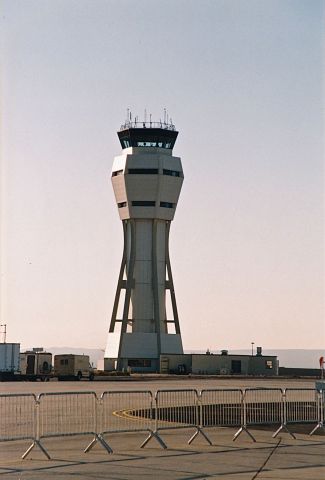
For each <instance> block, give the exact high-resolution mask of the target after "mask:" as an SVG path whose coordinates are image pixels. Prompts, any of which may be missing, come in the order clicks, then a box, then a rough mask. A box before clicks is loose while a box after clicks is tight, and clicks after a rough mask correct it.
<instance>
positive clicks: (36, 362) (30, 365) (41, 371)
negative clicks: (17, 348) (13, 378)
mask: <svg viewBox="0 0 325 480" xmlns="http://www.w3.org/2000/svg"><path fill="white" fill-rule="evenodd" d="M41 350H42V349H41ZM20 373H21V378H22V380H42V381H48V380H50V378H51V376H52V353H49V352H44V351H40V349H34V350H32V351H26V352H22V353H21V354H20Z"/></svg>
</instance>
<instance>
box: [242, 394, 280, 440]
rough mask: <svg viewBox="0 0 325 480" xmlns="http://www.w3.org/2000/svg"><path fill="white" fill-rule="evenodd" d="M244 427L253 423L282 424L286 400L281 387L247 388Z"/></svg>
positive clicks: (244, 405) (244, 395) (244, 397)
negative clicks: (284, 400)
mask: <svg viewBox="0 0 325 480" xmlns="http://www.w3.org/2000/svg"><path fill="white" fill-rule="evenodd" d="M243 407H244V411H243V413H244V418H243V428H244V429H246V432H247V433H249V432H248V430H247V428H248V427H249V426H253V425H276V424H278V425H282V424H283V413H284V402H283V391H282V389H281V388H245V390H244V391H243Z"/></svg>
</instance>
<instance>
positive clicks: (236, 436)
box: [232, 427, 256, 442]
mask: <svg viewBox="0 0 325 480" xmlns="http://www.w3.org/2000/svg"><path fill="white" fill-rule="evenodd" d="M242 432H246V433H247V435H248V436H249V437H250V438H251V439H252V440H253V442H256V440H255V438H254V437H253V435H252V434H251V432H249V431H248V430H247V428H246V427H240V429H239V430H238V432H236V433H235V435H234V437H233V439H232V441H233V442H234V441H235V440H236V439H237V438H238V437H239V435H240V434H241V433H242Z"/></svg>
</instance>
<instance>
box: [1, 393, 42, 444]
mask: <svg viewBox="0 0 325 480" xmlns="http://www.w3.org/2000/svg"><path fill="white" fill-rule="evenodd" d="M0 419H1V421H0V441H8V440H35V439H36V396H35V395H34V394H32V393H26V394H0Z"/></svg>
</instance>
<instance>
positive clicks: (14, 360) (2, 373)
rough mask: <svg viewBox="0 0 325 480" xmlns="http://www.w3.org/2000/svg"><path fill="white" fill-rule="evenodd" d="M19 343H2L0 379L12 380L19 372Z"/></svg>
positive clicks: (0, 348)
mask: <svg viewBox="0 0 325 480" xmlns="http://www.w3.org/2000/svg"><path fill="white" fill-rule="evenodd" d="M19 352H20V344H19V343H0V380H11V379H13V378H14V377H15V375H17V374H18V372H19V366H20V363H19Z"/></svg>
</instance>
